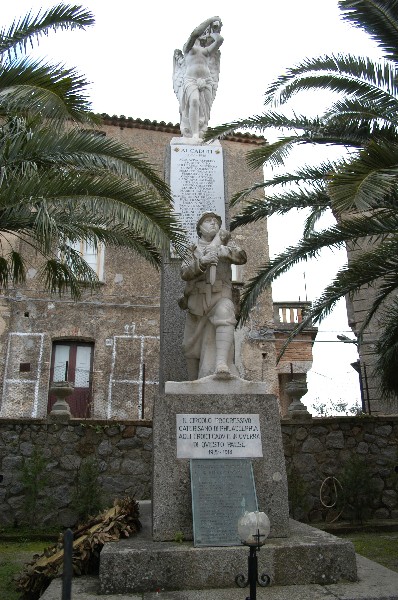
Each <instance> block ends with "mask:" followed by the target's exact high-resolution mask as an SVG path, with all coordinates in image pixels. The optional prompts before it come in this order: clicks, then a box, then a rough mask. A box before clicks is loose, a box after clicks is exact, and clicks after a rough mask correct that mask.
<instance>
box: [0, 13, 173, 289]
mask: <svg viewBox="0 0 398 600" xmlns="http://www.w3.org/2000/svg"><path fill="white" fill-rule="evenodd" d="M93 22H94V19H93V17H92V15H91V14H90V13H89V12H87V11H85V10H84V9H83V8H82V7H79V6H66V5H62V4H60V5H58V6H55V7H54V8H52V9H50V10H48V11H46V12H44V13H39V14H38V15H36V16H32V15H31V14H30V13H29V14H28V15H27V16H25V17H23V18H22V19H20V20H18V21H14V23H13V24H12V25H11V27H10V28H9V29H8V30H4V29H3V30H2V31H0V219H1V225H0V285H1V286H3V287H4V286H7V285H9V284H10V283H11V284H16V283H21V282H23V281H24V279H25V272H26V264H25V261H24V258H23V253H22V252H21V250H20V248H19V245H18V243H16V240H21V242H23V244H24V245H28V246H30V247H31V248H32V249H33V250H34V251H35V253H37V254H38V255H39V256H41V257H42V263H41V270H40V275H41V277H42V279H43V281H44V282H45V284H46V286H47V288H48V289H49V290H50V291H51V292H63V291H65V290H70V292H71V293H72V295H73V296H74V297H75V298H77V297H79V295H80V292H81V290H82V289H83V288H84V287H85V286H87V285H89V286H95V285H96V283H97V282H98V278H97V276H96V274H95V273H94V271H93V270H92V269H91V268H90V267H89V265H88V264H87V263H86V262H85V260H84V259H83V258H82V257H81V255H80V254H79V252H77V251H76V250H75V249H74V244H75V243H76V242H77V241H79V240H85V241H87V242H89V243H90V244H92V245H93V246H94V247H95V248H97V247H98V245H99V244H111V245H114V246H119V247H125V248H128V249H130V250H132V251H135V252H137V253H138V254H139V255H140V256H143V257H144V258H145V259H147V260H148V261H149V262H150V263H151V264H152V265H155V266H157V265H159V263H160V258H161V254H162V251H163V250H164V249H165V248H168V247H169V244H170V241H171V242H172V243H173V244H174V245H175V246H176V248H177V249H178V250H181V249H182V248H183V245H184V239H183V236H182V234H181V233H180V227H179V224H178V222H177V220H176V219H175V218H174V217H173V216H172V212H171V207H172V203H171V196H170V192H169V189H168V187H167V185H166V184H165V183H164V182H163V181H162V180H161V179H160V177H159V176H158V175H157V174H156V172H155V170H154V168H153V167H152V166H151V165H149V164H148V163H147V162H146V161H145V158H144V157H143V156H142V155H140V154H139V153H137V152H135V151H134V150H132V149H131V148H129V147H127V146H124V145H122V144H120V143H117V142H116V141H114V140H109V139H107V138H106V137H104V136H101V135H98V131H97V130H96V129H95V125H96V123H97V122H98V119H96V118H95V117H94V116H93V115H92V114H91V113H90V112H89V108H90V104H89V102H88V99H87V97H86V95H85V88H86V85H87V82H86V81H85V79H84V78H83V77H81V76H80V75H79V74H78V73H77V72H76V71H75V70H74V69H66V68H65V67H64V66H62V65H53V64H49V63H44V62H43V61H37V60H32V59H30V58H28V57H26V56H25V54H24V53H25V51H26V48H27V46H28V44H32V43H33V42H34V41H35V40H37V39H39V37H40V36H41V35H44V34H46V33H47V32H48V31H49V30H50V29H55V30H59V29H75V28H81V29H84V28H85V27H87V26H89V25H91V24H93Z"/></svg>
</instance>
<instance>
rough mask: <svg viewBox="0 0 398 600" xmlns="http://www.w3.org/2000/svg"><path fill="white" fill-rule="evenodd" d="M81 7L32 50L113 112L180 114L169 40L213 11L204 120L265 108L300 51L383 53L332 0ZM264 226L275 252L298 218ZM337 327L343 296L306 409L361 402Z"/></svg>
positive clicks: (318, 269)
mask: <svg viewBox="0 0 398 600" xmlns="http://www.w3.org/2000/svg"><path fill="white" fill-rule="evenodd" d="M53 5H55V2H49V1H47V0H16V2H13V3H8V2H7V3H5V2H3V3H2V8H1V14H0V26H1V27H5V26H8V25H10V24H11V22H12V21H13V20H14V19H15V18H17V17H19V16H23V15H24V14H26V13H27V12H28V11H29V10H31V11H32V13H33V14H36V13H37V12H38V11H39V10H40V9H41V8H44V9H45V8H49V7H51V6H53ZM82 6H84V7H85V8H86V9H88V10H90V11H91V12H92V13H93V14H94V17H95V20H96V23H95V25H94V26H93V27H91V28H89V29H87V30H86V31H76V32H70V31H64V32H57V33H56V34H55V33H53V32H51V33H50V34H49V36H48V37H47V38H41V40H40V45H39V48H37V45H36V44H35V47H34V51H33V52H32V53H34V54H35V55H36V56H40V57H43V58H48V60H49V62H62V63H64V64H65V65H67V66H68V67H76V68H77V69H78V71H79V72H81V73H82V74H84V75H85V76H86V78H87V79H88V81H90V82H91V83H90V86H89V88H88V93H89V96H90V99H91V102H92V108H93V110H94V111H95V112H99V113H104V112H105V113H108V114H110V115H113V114H116V115H125V116H126V117H134V118H141V119H151V120H157V121H166V123H167V122H172V123H177V122H178V118H179V116H178V102H177V99H176V97H175V95H174V92H173V85H172V71H173V52H174V49H175V48H180V49H182V47H183V45H184V43H185V42H186V40H187V39H188V37H189V34H190V33H191V31H192V30H193V29H194V28H195V27H196V26H197V25H199V24H200V23H201V22H203V21H204V20H205V19H207V18H208V17H211V16H213V15H214V16H219V17H221V20H222V22H223V28H222V35H223V37H224V43H223V45H222V48H221V72H220V81H219V87H218V91H217V96H216V99H215V101H214V104H213V107H212V112H211V120H210V126H215V125H219V124H221V123H226V122H230V121H233V120H235V119H239V118H244V117H248V116H252V115H255V114H259V113H261V112H262V111H263V94H264V91H265V89H266V88H267V86H268V84H269V83H270V82H271V81H272V80H273V79H275V78H276V77H278V76H279V75H281V74H283V73H284V72H285V70H286V68H288V67H291V66H293V65H295V64H296V63H298V62H300V61H302V60H303V59H305V58H309V57H315V56H320V55H322V54H331V53H338V52H342V53H350V54H355V55H372V56H377V55H379V54H380V53H379V51H378V50H377V48H376V46H375V44H374V43H373V42H372V41H371V40H370V39H369V38H368V37H367V36H366V34H365V33H363V32H362V31H360V30H358V29H355V28H353V27H352V26H351V25H349V24H348V23H344V22H343V21H342V19H341V17H340V11H339V9H338V3H337V0H281V1H280V2H271V1H269V0H268V1H267V0H262V1H259V0H246V1H245V2H243V3H241V2H239V3H238V2H235V1H233V0H219V1H216V0H213V1H209V0H201V1H200V2H190V3H187V2H186V1H184V2H182V1H181V0H169V1H168V2H165V1H164V0H146V1H145V2H143V1H141V0H140V1H139V2H138V1H137V0H130V1H126V0H113V1H112V2H109V1H105V0H86V2H84V3H82ZM330 101H331V99H330V96H329V95H328V94H318V95H315V94H313V93H311V94H302V95H301V96H300V97H298V98H296V99H295V100H294V104H293V108H294V110H295V111H296V112H297V113H305V114H306V115H307V116H315V115H316V114H321V113H322V111H323V109H324V108H326V106H327V105H328V104H329V103H330ZM277 137H278V134H277V133H275V132H272V131H268V132H267V133H266V138H267V139H268V140H269V141H274V140H275V139H276V138H277ZM303 154H304V153H303V152H302V151H300V156H296V157H295V158H294V159H293V163H291V165H289V170H290V168H293V167H296V166H297V165H298V163H299V162H300V161H301V160H304V161H307V162H308V161H311V160H314V158H313V157H311V154H310V153H309V154H305V156H304V158H303ZM268 231H269V240H270V252H271V255H273V254H275V253H278V252H280V251H282V250H284V249H285V247H287V246H290V245H292V244H294V243H295V242H297V241H298V239H299V237H300V231H301V229H300V217H299V216H298V215H290V216H289V217H283V218H282V217H276V216H273V217H271V219H269V222H268ZM282 231H283V235H282V234H281V232H282ZM344 262H345V252H344V250H341V251H338V252H333V253H332V252H331V251H326V252H325V253H323V254H322V255H321V257H320V258H318V259H317V260H316V261H313V262H312V263H311V264H309V263H303V264H301V265H299V266H298V267H297V268H295V269H294V271H293V272H292V273H289V274H287V275H285V276H283V277H282V278H280V280H277V281H276V282H275V284H274V286H273V298H274V300H298V299H301V300H305V299H308V300H315V298H316V297H318V296H319V295H320V294H321V292H322V289H323V287H324V286H325V285H326V284H327V282H328V281H329V280H330V279H331V277H333V275H334V274H335V273H336V271H337V270H338V268H339V266H340V265H342V264H343V263H344ZM340 333H344V334H345V335H347V336H349V337H353V335H352V332H351V331H350V330H349V327H348V324H347V319H346V317H345V304H344V301H343V302H341V303H340V304H339V305H338V307H337V308H336V309H335V310H334V311H333V313H332V315H331V316H330V317H328V318H327V319H325V321H324V322H323V323H322V324H321V328H320V332H319V334H318V337H317V340H318V341H317V342H316V343H315V345H314V364H313V368H312V369H311V371H310V373H309V374H308V384H309V392H308V394H307V395H306V396H305V397H304V398H303V400H304V402H305V403H306V404H307V406H308V407H309V408H310V407H311V406H312V405H313V404H314V403H315V404H319V403H327V404H329V405H330V402H334V403H338V402H340V401H343V402H348V403H349V405H352V404H353V403H355V402H356V401H359V386H358V376H357V374H356V373H355V372H354V371H353V369H352V368H351V366H350V363H351V362H353V361H355V360H356V359H357V353H356V347H355V345H354V344H343V343H341V342H337V337H336V336H337V334H340ZM325 340H330V341H329V342H325ZM312 412H314V411H312Z"/></svg>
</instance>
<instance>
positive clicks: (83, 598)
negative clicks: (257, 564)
mask: <svg viewBox="0 0 398 600" xmlns="http://www.w3.org/2000/svg"><path fill="white" fill-rule="evenodd" d="M356 558H357V567H358V577H359V581H356V582H340V583H335V584H328V585H324V586H321V585H318V584H312V585H295V586H291V585H288V586H271V587H266V588H260V587H258V588H257V599H258V600H397V599H398V592H397V590H398V573H395V572H394V571H390V569H386V568H385V567H382V566H381V565H379V564H377V563H375V562H373V561H371V560H368V559H367V558H364V557H362V556H359V555H357V557H356ZM247 594H248V588H245V589H240V588H238V587H236V586H235V587H234V588H228V589H207V590H182V591H170V592H167V591H164V590H152V591H150V592H144V593H136V594H117V595H113V594H112V595H107V596H100V595H99V579H98V578H95V577H78V578H75V579H74V580H73V584H72V598H79V600H99V598H103V600H244V598H245V597H246V596H247ZM61 595H62V582H61V580H60V579H56V580H54V581H53V583H52V584H51V585H50V587H49V588H48V589H47V590H46V591H45V592H44V594H43V595H42V596H41V598H40V600H59V599H60V598H61Z"/></svg>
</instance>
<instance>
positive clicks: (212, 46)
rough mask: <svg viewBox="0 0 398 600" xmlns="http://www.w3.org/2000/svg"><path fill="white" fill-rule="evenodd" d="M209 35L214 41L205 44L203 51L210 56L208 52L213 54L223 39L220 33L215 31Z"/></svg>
mask: <svg viewBox="0 0 398 600" xmlns="http://www.w3.org/2000/svg"><path fill="white" fill-rule="evenodd" d="M211 37H212V38H213V40H214V42H213V43H211V44H210V46H207V47H206V48H205V49H204V53H205V54H208V55H209V56H210V54H213V53H214V52H215V51H216V50H218V49H219V47H220V46H221V44H222V43H223V41H224V38H223V37H222V35H220V34H219V33H216V32H214V33H212V34H211Z"/></svg>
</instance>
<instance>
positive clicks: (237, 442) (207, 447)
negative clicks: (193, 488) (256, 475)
mask: <svg viewBox="0 0 398 600" xmlns="http://www.w3.org/2000/svg"><path fill="white" fill-rule="evenodd" d="M176 421H177V425H176V437H177V458H207V459H209V458H255V457H261V456H262V455H263V451H262V444H261V431H260V419H259V415H248V414H177V415H176Z"/></svg>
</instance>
